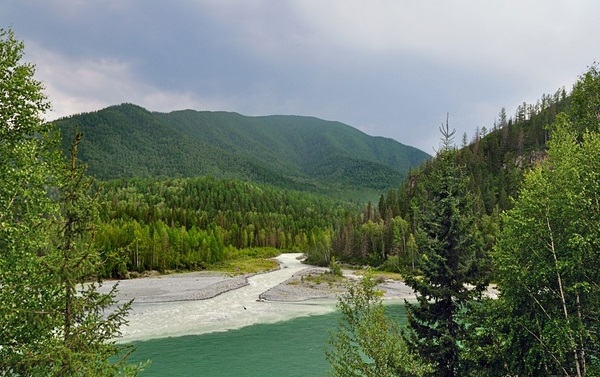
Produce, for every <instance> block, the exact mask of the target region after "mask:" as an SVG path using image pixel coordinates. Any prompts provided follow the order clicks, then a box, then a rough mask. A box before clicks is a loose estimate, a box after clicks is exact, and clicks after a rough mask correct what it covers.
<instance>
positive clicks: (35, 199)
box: [0, 31, 136, 376]
mask: <svg viewBox="0 0 600 377" xmlns="http://www.w3.org/2000/svg"><path fill="white" fill-rule="evenodd" d="M0 52H1V54H0V78H1V80H0V96H2V99H3V100H2V101H1V102H0V121H1V123H0V133H1V135H0V159H1V160H2V161H3V163H2V164H0V176H1V177H2V179H1V180H0V330H1V331H0V374H1V375H18V376H63V375H73V376H112V375H117V374H135V373H136V371H135V369H131V368H130V367H128V366H127V365H125V363H124V359H125V357H126V356H127V353H126V352H125V353H123V352H124V350H123V349H122V347H121V346H118V345H116V344H115V343H114V342H115V340H114V338H115V337H118V335H119V327H120V325H122V324H123V323H124V322H125V314H126V312H127V309H128V306H124V307H122V308H118V309H116V310H115V311H111V310H107V309H108V308H109V307H111V306H112V305H114V304H115V300H114V293H115V291H114V290H113V291H112V292H111V293H110V294H108V295H103V294H100V293H98V292H97V291H96V286H95V284H91V285H88V284H86V282H88V281H89V279H91V278H93V277H94V276H95V275H96V273H97V270H96V269H97V268H98V263H99V262H100V260H99V259H98V258H97V254H95V253H94V251H93V250H90V249H89V248H88V247H87V246H88V245H89V242H90V238H89V236H90V231H91V229H90V225H91V224H93V223H94V221H95V217H94V214H95V212H96V204H95V202H94V200H93V199H92V198H90V197H89V196H87V192H86V190H87V189H88V188H89V180H87V178H85V176H84V175H83V168H82V167H80V166H78V165H77V163H76V158H75V155H76V148H75V147H74V149H73V156H72V159H71V164H70V165H67V166H65V162H64V157H63V156H62V154H61V153H60V152H57V151H58V149H57V145H58V143H57V141H58V139H57V138H56V137H54V136H53V135H51V125H47V124H44V122H43V120H42V118H41V116H42V114H43V112H44V111H45V110H47V109H48V107H49V105H48V103H47V100H46V98H45V96H44V95H43V93H42V85H41V83H39V82H37V81H35V80H34V79H33V72H34V69H33V66H32V65H27V64H22V63H20V59H21V58H22V54H23V43H22V42H19V41H17V40H16V39H15V37H14V34H13V32H12V31H0ZM76 145H77V143H75V144H74V146H76ZM78 286H79V287H80V289H77V287H78ZM111 357H116V363H115V361H113V360H112V359H110V358H111Z"/></svg>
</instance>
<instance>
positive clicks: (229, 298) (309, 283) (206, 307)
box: [102, 254, 415, 342]
mask: <svg viewBox="0 0 600 377" xmlns="http://www.w3.org/2000/svg"><path fill="white" fill-rule="evenodd" d="M301 259H302V254H281V255H280V256H278V257H277V260H278V262H279V264H280V268H279V269H278V270H275V271H271V272H266V273H262V274H256V275H252V276H237V277H229V276H227V275H225V274H220V273H214V272H192V273H183V274H173V275H163V276H153V277H146V278H139V279H130V280H123V281H120V282H119V287H118V295H117V300H119V301H120V302H126V301H129V300H131V299H134V302H133V305H132V311H131V313H130V314H129V316H128V321H129V323H128V324H127V325H126V326H124V327H123V328H122V329H121V330H122V335H123V337H122V339H121V341H124V342H129V341H136V340H146V339H154V338H164V337H173V336H182V335H197V334H204V333H210V332H215V331H227V330H231V329H236V328H241V327H245V326H249V325H253V324H258V323H275V322H279V321H284V320H289V319H292V318H297V317H302V316H308V315H320V314H326V313H331V312H333V311H334V310H335V306H336V295H337V294H339V293H342V292H343V291H344V286H343V282H333V283H330V282H328V281H322V280H320V279H319V274H321V273H323V272H325V271H326V269H324V268H318V267H315V266H310V265H306V264H302V263H301V261H300V260H301ZM345 275H346V276H347V277H349V278H356V276H355V275H353V273H352V272H351V271H345ZM112 285H113V282H106V283H105V285H104V286H103V287H102V291H105V292H106V291H108V290H109V289H110V287H111V286H112ZM380 288H381V289H382V290H384V291H385V299H386V300H390V301H392V302H393V301H398V302H403V301H401V300H402V299H404V298H407V299H414V297H415V296H414V293H413V292H412V290H411V289H410V288H409V287H407V286H406V285H405V284H404V283H402V282H397V281H386V282H385V283H383V284H381V285H380Z"/></svg>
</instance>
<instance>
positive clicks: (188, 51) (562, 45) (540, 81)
mask: <svg viewBox="0 0 600 377" xmlns="http://www.w3.org/2000/svg"><path fill="white" fill-rule="evenodd" d="M599 14H600V1H597V0H485V1H482V0H438V1H434V0H370V1H366V0H168V1H167V0H161V1H158V0H2V3H1V4H0V28H4V29H7V28H10V29H12V30H13V31H14V32H15V34H16V36H17V38H18V39H20V40H22V41H23V42H24V43H25V60H26V61H28V62H32V63H34V64H35V65H36V67H37V71H36V78H37V79H38V80H40V81H42V82H43V83H44V85H45V88H46V95H47V96H48V98H49V100H50V101H51V103H52V105H53V110H52V111H51V112H50V113H48V114H47V118H48V119H49V120H53V119H56V118H59V117H63V116H68V115H72V114H77V113H82V112H89V111H96V110H100V109H102V108H104V107H107V106H111V105H116V104H120V103H123V102H129V103H134V104H137V105H140V106H142V107H144V108H146V109H148V110H151V111H160V112H170V111H173V110H181V109H194V110H200V111H204V110H209V111H233V112H238V113H241V114H244V115H249V116H259V115H272V114H287V115H306V116H314V117H318V118H322V119H326V120H333V121H340V122H343V123H346V124H348V125H350V126H352V127H355V128H357V129H359V130H361V131H363V132H365V133H367V134H369V135H372V136H383V137H389V138H393V139H395V140H397V141H399V142H400V143H403V144H406V145H411V146H414V147H417V148H419V149H422V150H424V151H425V152H427V153H429V154H434V153H435V150H436V149H437V148H438V146H439V145H440V132H439V127H440V125H441V124H442V123H444V122H445V121H446V115H447V114H449V125H450V129H456V143H457V144H459V143H460V141H461V139H462V135H463V134H464V133H467V135H468V138H469V139H471V138H472V136H473V135H474V133H475V130H476V129H477V128H482V127H486V128H488V129H490V128H491V127H492V126H493V124H494V121H496V120H497V118H498V114H499V112H500V110H501V108H502V107H504V108H506V111H507V113H508V114H509V115H510V114H514V112H515V111H516V107H517V106H518V105H519V104H521V103H523V102H527V103H535V102H536V101H537V100H538V99H540V98H541V96H542V94H544V93H545V94H553V93H554V92H556V91H557V90H558V89H560V88H562V87H565V88H566V90H567V91H569V90H570V89H571V87H572V86H573V84H574V83H575V82H576V81H577V79H578V77H579V76H580V75H581V74H583V73H584V72H585V71H586V70H587V69H588V67H589V66H590V65H592V64H593V63H594V62H595V61H598V60H599V59H600V43H599V42H600V22H598V15H599Z"/></svg>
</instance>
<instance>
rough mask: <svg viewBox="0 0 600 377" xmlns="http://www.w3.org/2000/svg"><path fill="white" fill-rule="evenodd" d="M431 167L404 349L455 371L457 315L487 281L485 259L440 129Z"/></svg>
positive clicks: (448, 139)
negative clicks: (414, 299) (436, 152)
mask: <svg viewBox="0 0 600 377" xmlns="http://www.w3.org/2000/svg"><path fill="white" fill-rule="evenodd" d="M440 131H441V132H442V136H443V139H442V147H441V150H440V151H439V152H438V156H437V159H436V160H437V161H436V162H437V164H438V166H437V168H436V169H435V170H434V171H432V173H431V175H429V176H428V179H427V182H426V184H425V187H427V190H428V191H427V194H426V197H425V198H423V199H424V200H423V202H422V203H421V213H420V218H419V219H418V227H419V240H418V246H419V252H420V254H421V258H420V259H419V260H418V271H415V272H413V273H412V274H410V275H408V276H407V279H406V282H407V284H408V285H409V286H410V287H411V288H413V289H414V290H415V292H416V293H417V303H416V304H413V303H409V302H408V301H407V302H406V308H407V314H408V329H407V331H406V340H407V342H408V344H409V346H410V348H411V349H412V350H413V351H415V352H418V353H419V354H420V355H421V356H422V357H423V358H424V359H425V360H427V361H428V362H430V363H431V364H433V366H434V369H435V371H434V372H433V373H432V375H434V376H456V375H459V374H460V373H459V370H460V369H459V368H460V357H459V356H460V344H459V343H460V339H461V338H462V337H463V334H464V331H465V324H464V323H462V322H461V321H460V320H459V318H458V317H459V314H460V313H461V312H463V311H465V310H467V309H468V305H469V303H470V302H471V301H472V300H474V299H477V298H479V297H480V296H481V293H482V291H483V290H484V289H486V287H487V285H488V274H487V271H488V267H487V266H488V258H486V256H485V254H484V253H483V251H482V243H481V240H480V237H479V232H478V230H477V226H476V223H475V221H474V216H473V209H472V205H473V203H474V200H473V197H472V196H471V195H469V193H468V191H467V187H468V183H469V181H468V176H466V175H465V174H464V172H463V170H462V169H461V168H460V167H459V166H458V165H457V164H456V162H455V150H454V148H453V146H452V136H453V134H454V132H453V131H452V132H451V131H450V130H449V128H448V122H446V125H445V126H444V125H442V127H441V128H440Z"/></svg>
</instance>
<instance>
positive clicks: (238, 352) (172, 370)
mask: <svg viewBox="0 0 600 377" xmlns="http://www.w3.org/2000/svg"><path fill="white" fill-rule="evenodd" d="M388 312H389V314H390V316H392V317H393V318H395V319H396V320H398V321H399V322H400V323H403V322H404V321H405V320H406V318H405V314H404V306H403V305H392V306H389V307H388ZM339 318H340V314H339V312H334V313H329V314H324V315H315V316H308V317H300V318H295V319H291V320H288V321H282V322H277V323H273V324H256V325H251V326H246V327H242V328H240V329H235V330H229V331H225V332H213V333H208V334H202V335H190V336H179V337H172V338H161V339H152V340H146V341H140V342H135V343H133V344H135V346H136V348H137V350H136V352H134V353H133V354H132V355H131V357H130V359H129V360H130V362H140V361H144V360H147V359H150V360H151V361H152V362H151V364H150V365H149V366H148V367H147V368H146V369H145V370H144V372H143V374H142V375H143V376H247V377H251V376H282V377H293V376H298V377H307V376H325V375H327V371H328V369H329V365H328V363H327V360H326V359H325V349H326V347H327V341H328V339H329V336H330V333H331V331H333V330H335V329H336V328H337V325H338V321H339Z"/></svg>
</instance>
